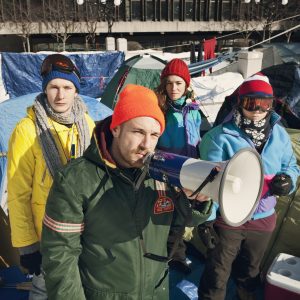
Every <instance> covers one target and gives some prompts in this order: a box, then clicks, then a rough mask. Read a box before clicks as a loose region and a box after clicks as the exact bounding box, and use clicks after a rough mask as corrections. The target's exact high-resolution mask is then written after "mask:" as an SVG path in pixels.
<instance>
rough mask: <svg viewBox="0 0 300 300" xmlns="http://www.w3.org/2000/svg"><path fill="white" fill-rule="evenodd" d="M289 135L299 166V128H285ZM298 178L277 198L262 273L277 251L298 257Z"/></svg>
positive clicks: (299, 223)
mask: <svg viewBox="0 0 300 300" xmlns="http://www.w3.org/2000/svg"><path fill="white" fill-rule="evenodd" d="M286 130H287V132H288V134H289V135H290V138H291V141H292V145H293V149H294V153H295V156H296V158H297V163H298V165H299V166H300V130H299V129H292V128H286ZM299 186H300V180H298V187H297V189H296V192H295V193H294V194H292V195H289V196H287V197H280V198H278V199H277V205H276V212H277V223H276V228H275V230H274V232H273V235H272V239H271V241H270V243H269V247H268V249H267V251H266V254H265V257H264V260H263V262H262V268H263V273H266V272H267V271H268V268H269V267H270V265H271V263H272V261H273V260H274V258H275V257H276V256H277V254H279V253H287V254H290V255H294V256H297V257H300V242H299V234H300V189H299Z"/></svg>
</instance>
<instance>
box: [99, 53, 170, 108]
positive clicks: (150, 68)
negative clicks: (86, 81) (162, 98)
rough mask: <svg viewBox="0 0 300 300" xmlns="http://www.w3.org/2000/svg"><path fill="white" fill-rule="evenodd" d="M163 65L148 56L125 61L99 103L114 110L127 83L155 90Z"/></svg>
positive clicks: (156, 59)
mask: <svg viewBox="0 0 300 300" xmlns="http://www.w3.org/2000/svg"><path fill="white" fill-rule="evenodd" d="M165 65H166V62H165V61H163V60H161V59H160V58H158V57H155V56H152V55H149V54H141V55H136V56H133V57H131V58H129V59H127V60H125V61H124V62H123V64H122V65H121V67H120V68H119V70H118V71H117V73H116V74H115V75H114V77H113V78H112V80H111V81H110V82H109V84H108V85H107V87H106V89H105V91H104V93H103V95H102V97H101V103H103V104H105V105H106V106H108V107H109V108H111V109H114V107H115V105H116V102H117V99H118V95H119V93H120V92H121V91H122V89H123V88H124V87H125V86H126V85H127V84H128V83H133V84H138V85H142V86H145V87H148V88H150V89H152V90H153V89H155V88H156V87H157V86H158V85H159V83H160V73H161V71H162V69H163V68H164V67H165Z"/></svg>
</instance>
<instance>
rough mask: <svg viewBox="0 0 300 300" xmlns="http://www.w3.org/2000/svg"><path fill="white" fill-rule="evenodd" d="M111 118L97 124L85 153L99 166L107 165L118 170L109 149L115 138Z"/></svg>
mask: <svg viewBox="0 0 300 300" xmlns="http://www.w3.org/2000/svg"><path fill="white" fill-rule="evenodd" d="M110 123H111V116H109V117H107V118H106V119H104V120H102V121H100V122H98V123H97V125H96V127H95V129H94V132H93V136H92V140H91V145H90V146H89V147H88V149H87V150H86V151H85V153H84V156H85V157H86V158H87V159H88V160H90V161H92V162H93V163H95V164H97V165H99V164H100V165H103V164H104V165H106V166H108V167H110V168H112V169H116V168H117V165H116V162H115V161H114V160H113V158H112V156H111V155H110V151H109V148H110V146H111V144H112V140H113V136H112V133H111V131H110V128H109V126H110Z"/></svg>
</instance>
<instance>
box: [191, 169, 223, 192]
mask: <svg viewBox="0 0 300 300" xmlns="http://www.w3.org/2000/svg"><path fill="white" fill-rule="evenodd" d="M219 172H220V167H218V166H215V167H214V168H213V169H212V170H211V171H210V173H209V174H208V175H207V177H206V178H205V179H204V180H203V182H202V183H201V184H200V186H199V187H198V188H197V189H196V190H195V191H194V193H193V194H192V195H191V196H190V197H194V196H196V195H197V194H199V193H200V192H201V191H202V189H203V188H204V187H205V186H206V185H207V184H208V183H209V182H212V181H213V180H214V179H215V177H216V176H217V175H218V174H219Z"/></svg>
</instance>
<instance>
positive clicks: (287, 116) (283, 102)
mask: <svg viewBox="0 0 300 300" xmlns="http://www.w3.org/2000/svg"><path fill="white" fill-rule="evenodd" d="M261 73H263V74H264V75H266V76H267V77H268V78H269V80H270V83H271V85H272V87H273V90H274V95H275V103H274V104H275V107H274V108H275V111H276V112H277V113H278V114H279V115H280V116H281V117H282V122H283V123H284V126H285V127H287V128H294V129H300V64H295V63H286V64H281V65H276V66H272V67H270V68H267V69H263V70H261ZM237 91H238V88H237V89H236V90H235V91H234V92H233V93H232V94H231V95H230V96H228V97H226V98H225V101H224V102H223V105H222V107H221V108H220V110H219V112H218V115H217V118H216V120H215V123H214V126H216V125H218V124H220V123H222V122H223V121H224V119H225V117H226V116H228V114H229V112H230V111H231V110H232V108H233V107H234V105H235V104H236V102H237Z"/></svg>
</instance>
